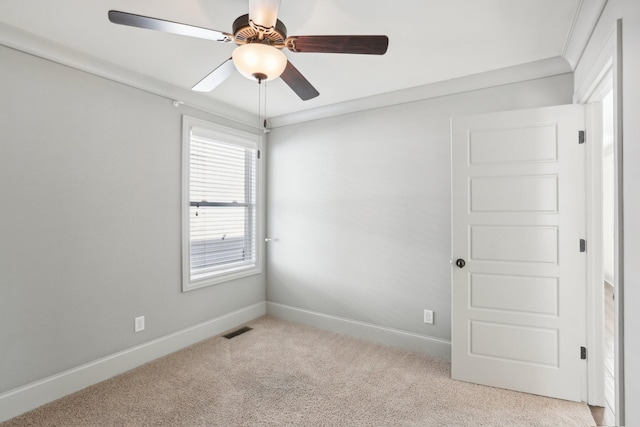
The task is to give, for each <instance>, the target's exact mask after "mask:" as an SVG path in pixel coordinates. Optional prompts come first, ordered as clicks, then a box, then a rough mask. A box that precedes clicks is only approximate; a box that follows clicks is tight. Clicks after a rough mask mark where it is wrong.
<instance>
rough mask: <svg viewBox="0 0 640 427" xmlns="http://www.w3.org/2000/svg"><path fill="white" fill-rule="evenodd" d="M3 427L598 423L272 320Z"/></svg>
mask: <svg viewBox="0 0 640 427" xmlns="http://www.w3.org/2000/svg"><path fill="white" fill-rule="evenodd" d="M249 326H251V327H253V328H254V329H253V330H251V331H249V332H247V333H245V334H242V335H239V336H237V337H235V338H233V339H230V340H228V339H226V338H223V337H215V338H211V339H208V340H205V341H203V342H201V343H198V344H196V345H193V346H191V347H189V348H186V349H184V350H181V351H179V352H176V353H173V354H171V355H169V356H166V357H164V358H161V359H159V360H156V361H154V362H151V363H148V364H146V365H144V366H141V367H139V368H137V369H134V370H132V371H129V372H126V373H124V374H122V375H119V376H117V377H114V378H112V379H110V380H107V381H104V382H102V383H100V384H97V385H95V386H92V387H89V388H87V389H84V390H82V391H79V392H77V393H75V394H72V395H70V396H67V397H65V398H62V399H60V400H58V401H55V402H53V403H50V404H48V405H45V406H43V407H41V408H38V409H36V410H34V411H31V412H29V413H27V414H24V415H22V416H20V417H17V418H14V419H13V420H9V421H7V422H6V423H3V424H0V426H1V427H13V426H225V427H230V426H553V427H559V426H590V425H595V423H594V421H593V419H592V418H591V415H590V412H589V409H588V407H587V406H586V405H584V404H578V403H572V402H566V401H562V400H555V399H549V398H544V397H539V396H533V395H529V394H524V393H517V392H511V391H506V390H500V389H495V388H490V387H483V386H479V385H473V384H467V383H462V382H458V381H453V380H451V379H450V373H449V369H450V366H449V363H448V362H447V361H445V360H441V359H437V358H432V357H429V356H425V355H422V354H417V353H412V352H409V351H403V350H398V349H394V348H390V347H386V346H382V345H378V344H373V343H369V342H366V341H362V340H357V339H353V338H350V337H346V336H342V335H339V334H334V333H330V332H326V331H319V330H316V329H313V328H309V327H307V326H303V325H298V324H295V323H291V322H286V321H282V320H279V319H276V318H273V317H269V316H267V317H263V318H260V319H257V320H256V321H254V322H251V323H250V324H249Z"/></svg>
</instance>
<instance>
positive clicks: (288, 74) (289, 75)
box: [280, 61, 320, 101]
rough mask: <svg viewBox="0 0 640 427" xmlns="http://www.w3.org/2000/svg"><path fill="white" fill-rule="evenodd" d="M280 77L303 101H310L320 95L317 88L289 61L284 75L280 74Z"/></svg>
mask: <svg viewBox="0 0 640 427" xmlns="http://www.w3.org/2000/svg"><path fill="white" fill-rule="evenodd" d="M280 78H281V79H282V80H284V82H285V83H286V84H287V85H288V86H289V87H290V88H291V89H293V91H294V92H295V93H296V94H297V95H298V96H299V97H300V99H302V100H303V101H308V100H310V99H312V98H315V97H316V96H318V95H320V93H319V92H318V91H317V90H316V88H315V87H313V86H312V85H311V83H309V81H308V80H307V79H305V77H304V76H303V75H302V73H300V71H298V69H297V68H296V67H294V66H293V64H292V63H291V62H289V61H287V67H286V68H285V69H284V72H283V73H282V75H280Z"/></svg>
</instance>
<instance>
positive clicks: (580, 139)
mask: <svg viewBox="0 0 640 427" xmlns="http://www.w3.org/2000/svg"><path fill="white" fill-rule="evenodd" d="M584 141H585V139H584V131H583V130H579V131H578V144H584Z"/></svg>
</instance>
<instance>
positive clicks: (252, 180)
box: [182, 116, 260, 291]
mask: <svg viewBox="0 0 640 427" xmlns="http://www.w3.org/2000/svg"><path fill="white" fill-rule="evenodd" d="M257 138H258V137H257V136H255V135H252V134H249V133H244V132H241V131H238V130H235V129H229V128H225V127H222V126H217V125H214V124H212V123H209V122H205V121H202V120H198V119H194V118H191V117H186V116H185V117H184V119H183V166H182V167H183V190H182V191H183V237H182V240H183V248H182V250H183V261H182V271H183V283H182V289H183V291H188V290H191V289H197V288H201V287H203V286H209V285H213V284H216V283H220V282H223V281H226V280H231V279H236V278H239V277H243V276H247V275H250V274H256V273H259V272H260V268H259V262H258V260H259V256H258V255H259V254H258V252H259V251H258V249H259V248H258V244H257V242H258V239H257V236H258V228H259V227H258V218H259V217H258V213H257V200H258V194H257V193H258V191H257V188H258V187H257V180H258V176H259V174H258V157H259V151H258V143H257V141H256V140H257Z"/></svg>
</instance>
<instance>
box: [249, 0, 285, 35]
mask: <svg viewBox="0 0 640 427" xmlns="http://www.w3.org/2000/svg"><path fill="white" fill-rule="evenodd" d="M279 8H280V0H249V19H251V20H252V21H253V22H254V23H255V24H257V25H260V26H262V27H264V28H271V27H275V26H276V20H277V19H278V9H279Z"/></svg>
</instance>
